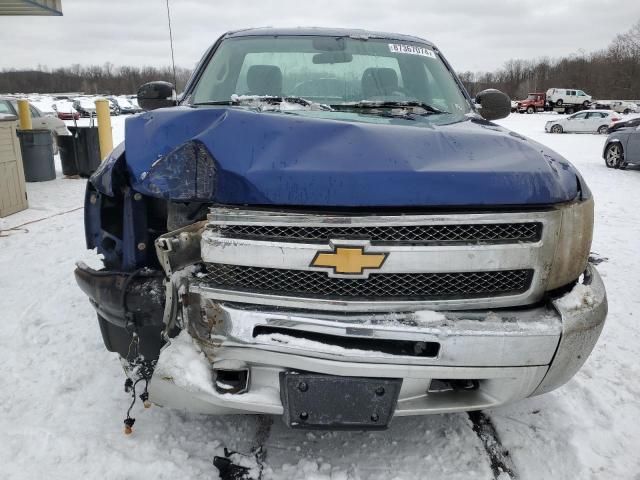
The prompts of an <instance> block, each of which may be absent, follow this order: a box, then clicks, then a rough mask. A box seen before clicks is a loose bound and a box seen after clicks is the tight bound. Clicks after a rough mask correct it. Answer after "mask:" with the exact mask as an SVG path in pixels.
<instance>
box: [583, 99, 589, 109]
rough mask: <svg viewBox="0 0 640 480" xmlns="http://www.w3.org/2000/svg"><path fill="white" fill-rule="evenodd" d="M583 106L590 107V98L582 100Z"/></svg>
mask: <svg viewBox="0 0 640 480" xmlns="http://www.w3.org/2000/svg"><path fill="white" fill-rule="evenodd" d="M582 106H583V107H584V108H589V100H585V101H584V102H582Z"/></svg>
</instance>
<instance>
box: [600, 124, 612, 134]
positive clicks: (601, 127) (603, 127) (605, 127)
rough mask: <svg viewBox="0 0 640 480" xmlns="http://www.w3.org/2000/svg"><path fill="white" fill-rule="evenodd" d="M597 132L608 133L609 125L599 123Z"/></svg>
mask: <svg viewBox="0 0 640 480" xmlns="http://www.w3.org/2000/svg"><path fill="white" fill-rule="evenodd" d="M598 133H599V134H600V135H604V134H606V133H609V127H607V126H606V125H600V126H599V127H598Z"/></svg>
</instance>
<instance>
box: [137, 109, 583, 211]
mask: <svg viewBox="0 0 640 480" xmlns="http://www.w3.org/2000/svg"><path fill="white" fill-rule="evenodd" d="M433 118H435V117H433ZM440 118H441V119H442V117H440ZM188 145H198V146H199V147H198V148H197V149H195V150H198V151H200V149H201V147H202V146H204V151H208V152H209V153H210V154H211V156H212V157H213V163H214V164H215V174H214V175H212V177H211V178H212V179H213V180H212V182H213V185H210V187H211V188H209V189H205V192H206V195H207V200H210V201H212V202H217V203H223V204H230V205H234V204H249V205H282V206H286V205H291V206H320V207H331V206H336V207H355V206H358V207H376V206H386V207H395V206H397V207H406V206H413V207H430V206H465V205H466V206H497V205H531V204H553V203H559V202H565V201H570V200H573V199H574V198H575V197H576V195H577V193H578V192H577V181H576V171H575V169H574V167H573V166H572V165H571V164H569V163H568V162H567V161H566V160H565V159H564V158H562V157H561V156H559V155H558V154H556V153H555V152H552V151H550V150H547V149H546V148H545V147H543V146H542V145H540V144H537V143H535V142H532V141H530V140H528V139H526V138H524V137H522V136H520V135H517V134H515V133H513V132H510V131H508V130H506V129H504V128H502V127H498V126H496V125H494V124H492V123H489V122H486V121H482V120H477V119H473V120H472V119H464V120H463V121H458V122H456V123H452V124H449V125H438V124H435V123H434V122H433V121H432V117H415V118H393V119H389V118H382V117H373V116H371V115H367V116H365V115H358V114H349V113H347V114H345V113H339V112H320V113H318V112H291V113H282V112H257V111H254V110H251V109H244V108H237V107H211V108H208V107H204V108H203V107H201V108H191V107H177V108H175V107H174V108H168V109H159V110H155V111H152V112H147V113H145V114H143V115H139V116H136V117H133V118H129V119H127V122H126V132H125V148H126V162H127V168H128V170H129V173H130V178H131V183H132V186H133V187H134V189H136V190H137V191H140V192H142V193H146V194H148V195H152V196H156V197H163V196H164V197H166V198H169V197H168V195H164V192H163V187H162V186H160V187H158V185H150V183H149V179H148V178H147V177H148V176H149V174H150V172H153V168H155V167H156V166H157V165H159V164H162V162H163V159H164V158H165V157H166V156H167V155H168V154H170V153H171V152H175V151H176V150H179V149H180V148H181V147H184V146H188ZM195 150H192V151H195ZM176 175H182V173H180V174H178V171H177V170H176ZM145 179H147V180H146V181H145ZM181 179H182V177H181ZM182 181H183V182H187V181H185V180H182ZM187 183H188V182H187ZM163 184H164V182H163ZM201 191H202V189H201Z"/></svg>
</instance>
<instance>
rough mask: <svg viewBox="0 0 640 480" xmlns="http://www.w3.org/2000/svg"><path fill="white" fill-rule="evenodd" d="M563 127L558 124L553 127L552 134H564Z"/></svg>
mask: <svg viewBox="0 0 640 480" xmlns="http://www.w3.org/2000/svg"><path fill="white" fill-rule="evenodd" d="M562 132H563V130H562V125H558V124H557V123H556V124H555V125H554V126H553V127H551V133H562Z"/></svg>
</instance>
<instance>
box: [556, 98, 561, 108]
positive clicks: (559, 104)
mask: <svg viewBox="0 0 640 480" xmlns="http://www.w3.org/2000/svg"><path fill="white" fill-rule="evenodd" d="M561 105H562V99H559V100H556V107H559V106H561Z"/></svg>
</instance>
